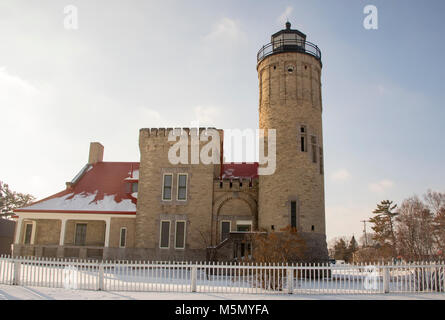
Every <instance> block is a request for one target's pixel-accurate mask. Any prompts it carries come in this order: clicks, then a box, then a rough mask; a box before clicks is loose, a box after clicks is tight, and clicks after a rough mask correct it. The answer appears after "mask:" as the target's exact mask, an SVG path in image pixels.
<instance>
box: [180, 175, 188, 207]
mask: <svg viewBox="0 0 445 320" xmlns="http://www.w3.org/2000/svg"><path fill="white" fill-rule="evenodd" d="M187 180H188V174H187V173H179V174H178V184H177V186H178V187H177V199H178V200H179V201H187Z"/></svg>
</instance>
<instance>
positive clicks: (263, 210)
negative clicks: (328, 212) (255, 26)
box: [257, 22, 328, 260]
mask: <svg viewBox="0 0 445 320" xmlns="http://www.w3.org/2000/svg"><path fill="white" fill-rule="evenodd" d="M257 59H258V64H257V71H258V79H259V116H260V119H259V120H260V121H259V125H260V129H264V130H265V134H266V135H267V134H268V129H275V130H276V171H275V173H274V174H272V175H262V176H260V177H259V194H258V228H259V229H260V230H264V231H268V232H279V231H280V230H283V229H284V228H286V227H288V226H291V227H293V228H296V230H297V231H298V232H299V233H300V234H301V235H302V236H303V238H304V239H305V240H306V245H307V248H308V253H309V255H310V256H311V257H312V258H313V259H317V260H325V259H327V257H328V252H327V246H326V227H325V200H324V168H323V133H322V111H323V108H322V99H321V80H320V78H321V69H322V61H321V51H320V49H319V48H318V47H317V46H316V45H315V44H313V43H311V42H308V41H306V35H305V34H304V33H302V32H300V31H299V30H296V29H292V28H291V24H290V23H289V22H287V23H286V27H285V29H283V30H281V31H278V32H277V33H275V34H273V35H272V37H271V42H270V43H269V44H267V45H265V46H263V47H262V48H261V49H260V51H259V52H258V56H257ZM266 141H267V140H266ZM266 150H267V148H266Z"/></svg>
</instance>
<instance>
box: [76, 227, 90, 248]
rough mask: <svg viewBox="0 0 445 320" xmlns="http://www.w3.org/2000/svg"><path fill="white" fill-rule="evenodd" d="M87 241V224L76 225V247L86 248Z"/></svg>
mask: <svg viewBox="0 0 445 320" xmlns="http://www.w3.org/2000/svg"><path fill="white" fill-rule="evenodd" d="M86 239H87V225H86V223H77V224H76V233H75V235H74V245H76V246H84V245H85V243H86Z"/></svg>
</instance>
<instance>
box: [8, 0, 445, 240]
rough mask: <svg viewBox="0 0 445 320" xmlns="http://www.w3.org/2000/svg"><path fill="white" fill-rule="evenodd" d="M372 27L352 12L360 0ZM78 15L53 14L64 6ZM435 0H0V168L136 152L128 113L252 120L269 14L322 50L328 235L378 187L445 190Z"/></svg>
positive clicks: (46, 169) (229, 123)
mask: <svg viewBox="0 0 445 320" xmlns="http://www.w3.org/2000/svg"><path fill="white" fill-rule="evenodd" d="M368 4H373V5H375V6H377V8H378V14H379V16H378V17H379V19H378V23H379V25H378V29H377V30H366V29H365V28H364V27H363V20H364V18H365V14H364V13H363V9H364V7H365V6H366V5H368ZM67 5H74V6H76V7H77V9H78V18H79V20H78V23H79V24H78V27H79V28H78V29H77V30H67V29H66V28H64V20H65V18H66V14H64V8H65V7H66V6H67ZM444 9H445V2H443V1H441V0H437V1H434V0H429V1H408V0H403V1H402V0H384V1H382V0H372V1H371V0H369V1H360V0H355V1H352V0H349V1H347V0H336V1H322V0H319V1H314V0H311V1H258V0H250V1H208V0H206V1H193V0H189V1H165V0H163V1H148V0H147V1H142V0H132V1H111V0H106V1H99V0H94V1H93V0H84V1H75V0H71V1H64V0H52V1H49V0H40V1H29V0H0V128H1V149H0V150H1V156H0V180H3V181H4V182H7V183H8V184H9V185H10V187H11V188H12V189H14V190H17V191H20V192H26V193H31V194H33V195H35V196H36V197H38V198H42V197H46V196H49V195H51V194H53V193H55V192H58V191H60V190H62V189H63V188H64V187H65V185H64V183H65V182H66V181H70V180H71V179H72V178H73V177H74V176H75V175H76V174H77V172H78V171H79V170H80V169H81V168H82V167H83V165H84V164H85V163H86V161H87V158H88V148H89V143H90V142H91V141H99V142H101V143H102V144H103V145H104V146H105V161H139V150H138V134H139V128H143V127H164V126H186V127H189V126H191V124H192V123H194V122H196V121H199V122H200V124H202V125H211V126H215V127H218V128H223V129H227V128H240V129H245V128H257V127H258V78H257V73H256V53H257V51H258V50H259V49H260V47H261V46H262V45H264V44H266V43H268V42H269V41H270V35H271V34H272V33H274V32H276V31H278V30H280V29H282V28H283V26H284V22H285V21H286V19H287V18H288V19H289V20H290V21H291V22H292V27H293V28H298V29H299V30H301V31H302V32H304V33H306V34H307V36H308V40H309V41H311V42H314V43H316V44H317V45H318V46H319V47H320V48H321V50H322V54H323V73H322V83H323V107H324V113H323V121H324V122H323V125H324V146H325V174H326V218H327V234H328V239H329V238H332V237H334V236H340V235H348V236H351V235H352V234H355V235H356V236H357V237H359V236H361V234H362V230H363V227H362V224H361V222H360V221H361V220H363V219H365V218H368V217H370V216H371V215H372V213H371V211H372V210H373V208H374V207H375V205H376V203H377V202H379V201H380V200H383V199H391V200H394V201H395V202H397V203H400V202H401V201H402V200H403V199H404V198H406V197H409V196H411V195H413V194H415V193H417V194H423V193H424V192H425V191H426V190H427V189H428V188H432V189H434V190H437V191H445V188H444V184H445V170H444V164H445V140H444V134H445V128H444V122H445V121H444V120H445V108H444V103H443V101H445V99H444V98H445V85H444V80H443V72H444V59H443V52H445V41H444V40H443V34H444V31H445V28H444V27H445V23H444V22H443V21H444V19H443V13H444Z"/></svg>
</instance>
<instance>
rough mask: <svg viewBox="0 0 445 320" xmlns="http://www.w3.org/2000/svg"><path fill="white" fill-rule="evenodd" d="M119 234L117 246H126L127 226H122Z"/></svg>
mask: <svg viewBox="0 0 445 320" xmlns="http://www.w3.org/2000/svg"><path fill="white" fill-rule="evenodd" d="M119 234H120V236H119V248H125V247H126V246H127V227H122V228H121V230H120V233H119Z"/></svg>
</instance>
